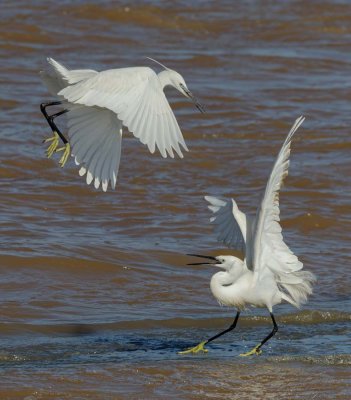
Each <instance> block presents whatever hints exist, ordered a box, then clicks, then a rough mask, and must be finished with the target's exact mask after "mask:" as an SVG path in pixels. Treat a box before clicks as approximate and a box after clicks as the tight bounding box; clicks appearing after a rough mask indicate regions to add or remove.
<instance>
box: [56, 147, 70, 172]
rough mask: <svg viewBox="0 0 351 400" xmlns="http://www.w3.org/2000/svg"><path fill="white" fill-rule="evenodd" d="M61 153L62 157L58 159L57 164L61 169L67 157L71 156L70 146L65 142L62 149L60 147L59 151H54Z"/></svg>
mask: <svg viewBox="0 0 351 400" xmlns="http://www.w3.org/2000/svg"><path fill="white" fill-rule="evenodd" d="M59 151H63V155H62V157H61V158H60V161H59V164H60V165H61V167H62V168H63V167H64V166H65V164H66V162H67V160H68V157H69V155H70V154H71V146H70V144H69V143H68V142H67V143H66V144H65V145H64V146H63V147H60V148H59V149H57V150H56V152H59Z"/></svg>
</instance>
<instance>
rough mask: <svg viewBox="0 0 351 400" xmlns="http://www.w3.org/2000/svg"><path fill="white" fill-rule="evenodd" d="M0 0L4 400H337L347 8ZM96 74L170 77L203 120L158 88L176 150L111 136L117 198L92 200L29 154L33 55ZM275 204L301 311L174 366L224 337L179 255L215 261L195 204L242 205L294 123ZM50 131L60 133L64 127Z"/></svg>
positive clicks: (73, 171) (343, 346) (343, 266)
mask: <svg viewBox="0 0 351 400" xmlns="http://www.w3.org/2000/svg"><path fill="white" fill-rule="evenodd" d="M71 3H72V2H69V1H61V2H50V1H47V2H45V3H44V2H42V1H18V0H16V1H11V2H10V1H7V2H6V1H4V2H2V3H1V10H2V11H1V14H0V22H1V29H0V59H1V70H0V83H1V93H0V108H1V110H2V112H1V114H0V122H1V130H0V132H1V147H0V157H1V158H0V159H1V164H0V176H1V186H0V193H1V202H0V221H1V230H2V231H1V267H0V293H1V295H0V300H1V306H0V309H1V322H0V343H1V347H0V369H1V374H0V398H1V399H23V398H26V400H35V399H124V398H126V399H141V398H142V399H165V398H167V399H180V398H181V399H204V398H213V399H223V398H225V399H263V398H264V399H265V398H267V399H268V398H269V399H305V398H309V399H314V398H315V399H348V398H349V397H350V394H351V393H350V392H351V391H350V378H349V376H350V364H351V358H350V321H351V313H350V297H349V294H350V289H349V288H350V261H351V252H350V231H351V229H350V228H351V185H350V183H351V182H350V167H351V163H350V149H351V136H350V124H351V116H350V115H351V114H350V104H351V103H350V100H351V94H350V93H351V83H350V70H351V52H350V38H351V29H350V26H351V25H350V22H351V5H350V3H349V2H346V1H324V2H320V1H319V2H317V1H310V2H305V1H289V0H287V1H284V2H259V1H250V2H240V3H239V4H236V5H235V7H234V6H233V2H231V1H221V2H215V3H214V2H209V1H204V2H193V3H192V5H191V6H189V5H188V2H183V1H175V2H172V3H169V2H167V3H166V2H158V1H148V2H139V3H135V4H134V5H132V6H131V5H126V4H127V3H125V4H122V3H117V2H111V1H103V2H99V3H98V5H97V4H93V3H91V4H89V3H86V2H80V1H76V2H73V4H71ZM48 56H50V57H54V58H55V59H57V60H58V61H60V62H62V63H64V64H66V65H67V66H68V67H71V68H94V69H97V70H103V69H109V68H114V67H126V66H132V65H148V66H151V67H152V68H155V65H153V64H152V63H150V62H149V61H147V60H145V57H146V56H150V57H154V58H156V59H158V60H160V61H161V62H163V63H165V64H166V65H168V66H169V67H171V68H174V69H176V70H177V71H179V72H180V73H181V74H182V75H183V76H184V77H185V80H186V82H187V84H188V86H189V88H190V89H191V90H192V91H193V92H194V94H196V96H198V97H199V98H200V99H201V101H202V102H203V103H204V104H205V105H206V106H207V109H208V112H207V114H205V115H202V114H200V113H198V111H197V110H196V109H195V108H194V107H193V106H192V104H190V103H188V102H187V101H186V100H185V99H184V98H182V97H181V96H179V95H178V94H177V93H176V92H175V91H172V90H167V95H168V98H169V99H170V102H171V103H172V107H173V109H174V110H175V113H176V115H177V118H178V121H179V124H180V126H181V128H182V131H183V133H184V136H185V140H186V142H187V145H188V147H189V149H190V152H189V153H187V154H186V155H185V158H184V159H183V160H179V159H175V160H170V159H166V160H164V159H161V157H159V155H158V154H157V155H156V154H155V155H153V156H152V155H150V154H149V153H148V150H147V149H146V148H144V147H143V146H142V145H141V144H140V143H138V141H137V140H136V139H134V138H133V137H132V136H131V135H128V134H126V135H125V137H124V140H123V153H122V163H121V167H120V172H119V181H118V186H117V189H116V191H115V192H111V191H110V192H108V193H106V194H104V193H102V192H97V191H95V190H94V189H93V188H91V187H88V186H87V185H85V183H84V181H83V180H82V179H81V178H79V176H78V173H77V168H76V167H75V165H74V163H73V161H70V162H69V164H68V165H67V167H65V168H64V169H61V168H59V167H58V164H57V161H58V160H57V158H55V159H54V160H47V159H46V158H45V154H44V150H45V147H44V145H42V143H41V141H42V139H43V138H45V137H46V136H48V135H49V133H50V132H49V131H48V127H47V125H46V122H45V121H44V120H43V118H42V116H41V114H40V111H39V104H40V102H42V101H46V100H50V96H49V95H48V94H47V92H46V90H45V88H44V87H43V85H42V84H41V82H40V80H39V77H38V74H37V72H38V71H39V70H40V69H42V68H43V67H44V66H45V63H46V62H45V57H48ZM301 114H303V115H305V116H306V121H305V122H304V124H303V126H302V127H301V128H300V130H299V132H298V134H297V135H296V139H295V140H294V143H293V149H292V156H291V164H290V175H289V177H288V178H287V180H286V183H285V186H284V189H283V190H282V193H281V216H282V225H283V227H284V229H285V230H284V234H285V238H286V241H287V243H288V244H289V245H290V246H291V248H292V249H293V250H294V251H295V253H296V254H297V255H299V257H300V258H301V260H302V261H303V262H304V264H305V268H306V269H308V270H311V271H312V272H314V273H315V274H316V275H317V276H318V282H317V284H316V285H315V293H314V295H313V297H311V299H310V301H309V303H308V304H307V305H306V306H305V308H304V309H303V310H301V311H297V310H295V309H292V307H290V306H288V305H281V306H277V307H276V308H275V314H276V317H277V321H278V324H279V326H280V330H279V332H278V334H277V336H276V337H275V338H274V339H272V340H271V341H270V342H269V344H268V345H267V346H266V347H265V349H264V353H263V354H262V356H260V357H255V358H250V359H244V358H241V357H239V354H240V353H242V352H243V351H246V350H248V349H250V347H252V346H253V345H255V344H257V342H258V341H259V340H261V339H262V338H263V337H264V336H265V335H266V334H267V333H268V332H269V330H270V329H271V328H270V321H269V319H268V318H267V317H266V314H267V313H266V311H264V310H257V309H250V310H247V312H245V313H244V315H243V317H242V318H241V319H240V321H239V325H238V328H237V330H236V331H235V332H234V333H231V334H228V335H226V336H224V337H223V338H221V339H220V340H218V341H216V342H213V344H211V346H209V350H210V351H209V353H208V354H206V355H197V356H179V355H177V351H179V350H181V349H183V348H185V347H188V346H190V345H193V344H196V343H197V342H198V341H200V340H202V339H204V338H206V337H209V336H211V335H213V334H214V333H216V332H218V331H220V330H222V329H224V328H225V327H227V326H229V325H230V323H231V321H232V318H233V316H234V313H235V311H234V310H231V309H227V308H220V307H219V306H218V304H217V303H216V301H215V300H214V299H213V298H212V296H211V294H210V291H209V280H210V277H211V275H212V274H213V270H211V269H207V268H205V267H194V266H186V263H187V262H189V260H188V257H187V256H185V254H186V253H194V252H200V253H201V252H205V253H207V254H213V255H215V254H220V253H222V254H223V253H224V254H229V253H230V250H227V249H224V248H223V247H222V246H221V245H220V244H218V243H217V242H216V238H215V235H214V234H213V232H212V229H211V226H210V224H209V222H208V217H209V214H208V211H207V209H206V204H205V201H204V200H203V195H206V194H212V195H220V196H233V197H235V199H236V200H237V202H238V204H239V207H241V208H242V209H243V210H245V211H247V212H254V211H255V208H256V205H257V202H258V199H259V196H260V191H261V190H262V189H263V187H264V185H265V183H266V180H267V176H268V174H269V171H270V169H271V167H272V163H273V159H274V157H275V155H276V153H277V152H278V149H279V148H280V145H281V143H282V141H283V139H284V138H285V135H286V133H287V132H288V130H289V128H290V126H291V124H292V122H293V121H294V120H295V119H296V118H297V117H298V116H299V115H301ZM62 123H63V121H62Z"/></svg>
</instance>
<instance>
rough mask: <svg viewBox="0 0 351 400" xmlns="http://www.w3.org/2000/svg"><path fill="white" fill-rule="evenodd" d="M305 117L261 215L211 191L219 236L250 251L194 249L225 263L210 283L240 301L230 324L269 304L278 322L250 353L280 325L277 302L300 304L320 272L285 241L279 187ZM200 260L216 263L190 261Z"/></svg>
mask: <svg viewBox="0 0 351 400" xmlns="http://www.w3.org/2000/svg"><path fill="white" fill-rule="evenodd" d="M303 121H304V118H303V117H300V118H298V119H297V120H296V121H295V123H294V125H293V127H292V128H291V130H290V132H289V134H288V136H287V138H286V140H285V142H284V144H283V146H282V148H281V150H280V152H279V154H278V157H277V159H276V161H275V163H274V166H273V169H272V172H271V174H270V177H269V179H268V183H267V186H266V189H265V192H264V194H263V197H262V199H261V202H260V205H259V207H258V209H257V213H256V216H255V217H250V216H247V215H245V214H244V213H243V212H242V211H240V210H239V208H238V206H237V204H236V202H235V201H234V200H233V199H231V200H221V199H218V198H216V197H211V196H206V197H205V199H206V200H207V201H208V202H209V206H208V207H209V209H210V210H211V211H212V212H213V216H212V217H211V219H210V221H211V222H212V223H213V224H214V225H215V232H216V234H217V238H218V240H219V241H221V242H223V243H225V244H226V245H227V246H229V247H232V248H234V249H236V250H241V251H244V254H245V259H244V260H241V259H239V258H237V257H234V256H218V257H211V256H201V255H195V254H193V255H194V256H197V257H203V258H207V259H211V260H213V261H214V262H213V263H212V265H215V266H216V267H219V268H221V269H222V271H221V272H217V273H216V274H214V275H213V276H212V279H211V284H210V287H211V291H212V294H213V295H214V297H215V298H216V299H217V300H218V301H219V302H220V303H221V304H224V305H227V306H234V307H236V308H237V310H238V314H237V318H236V319H235V324H233V325H232V326H231V327H230V329H229V330H231V329H234V327H235V325H236V322H237V319H238V317H239V314H240V311H241V310H243V309H244V308H245V307H246V306H248V305H254V306H258V307H267V308H268V310H269V312H270V313H271V317H272V320H273V323H274V329H273V331H272V333H271V334H270V335H269V336H268V337H267V338H265V339H264V340H263V341H262V342H261V343H260V344H259V345H258V346H256V348H255V349H253V351H252V352H249V353H247V354H245V355H251V354H259V352H260V347H261V346H262V345H263V344H264V343H265V342H266V341H267V340H268V339H269V338H270V337H272V336H273V335H274V333H275V332H276V331H277V330H278V326H277V325H276V322H275V320H274V316H273V314H272V309H273V306H274V305H276V304H279V303H281V302H282V301H283V300H284V301H287V302H289V303H290V304H292V305H294V306H296V307H299V306H300V305H301V304H302V303H304V302H305V301H306V300H307V296H308V295H310V294H311V293H312V283H313V281H314V280H315V278H314V275H313V274H312V273H310V272H308V271H302V267H303V264H302V263H301V262H300V261H299V260H298V258H297V257H296V256H295V255H294V253H293V252H292V251H291V250H290V249H289V247H288V246H287V245H286V244H285V242H284V240H283V236H282V228H281V226H280V224H279V220H280V218H279V213H280V211H279V190H280V188H281V185H282V182H283V180H284V177H285V176H286V175H287V174H288V167H289V155H290V145H291V140H292V138H293V135H294V134H295V132H296V130H297V129H298V128H299V126H300V125H301V124H302V122H303ZM200 264H210V263H208V262H207V263H195V264H194V263H193V264H190V265H200ZM227 331H228V330H226V331H224V332H222V333H220V334H219V335H216V336H215V337H213V338H211V339H209V340H207V341H205V342H202V343H200V344H199V345H198V346H196V347H195V348H192V349H190V350H187V351H185V353H187V352H197V351H200V350H203V346H204V345H205V344H206V343H208V342H210V341H211V340H214V339H215V338H217V337H218V336H220V335H222V334H223V333H226V332H227Z"/></svg>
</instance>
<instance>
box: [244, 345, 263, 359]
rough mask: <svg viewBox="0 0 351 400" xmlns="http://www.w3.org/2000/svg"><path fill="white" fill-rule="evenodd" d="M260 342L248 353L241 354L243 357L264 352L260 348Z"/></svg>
mask: <svg viewBox="0 0 351 400" xmlns="http://www.w3.org/2000/svg"><path fill="white" fill-rule="evenodd" d="M260 346H261V345H260V344H258V345H257V346H256V347H254V348H253V349H252V350H250V351H248V352H247V353H243V354H240V355H241V357H247V356H252V355H254V354H256V355H257V356H258V355H260V354H261V353H262V350H261V349H260Z"/></svg>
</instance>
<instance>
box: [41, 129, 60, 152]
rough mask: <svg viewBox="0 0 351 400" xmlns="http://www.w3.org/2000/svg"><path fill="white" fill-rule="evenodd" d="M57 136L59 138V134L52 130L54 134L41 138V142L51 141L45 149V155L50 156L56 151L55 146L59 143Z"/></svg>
mask: <svg viewBox="0 0 351 400" xmlns="http://www.w3.org/2000/svg"><path fill="white" fill-rule="evenodd" d="M59 138H60V136H59V135H58V133H57V132H54V136H52V137H50V138H48V139H45V140H43V143H49V142H52V143H51V144H50V146H49V147H48V148H47V149H46V155H47V157H48V158H50V157H51V156H52V155H53V154H54V152H55V151H56V149H57V146H58V144H59Z"/></svg>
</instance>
